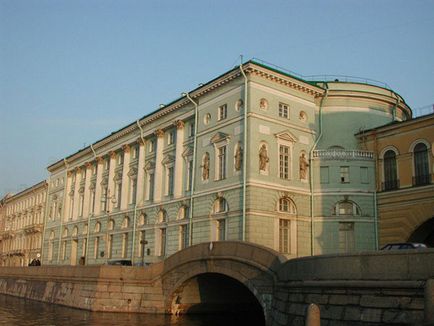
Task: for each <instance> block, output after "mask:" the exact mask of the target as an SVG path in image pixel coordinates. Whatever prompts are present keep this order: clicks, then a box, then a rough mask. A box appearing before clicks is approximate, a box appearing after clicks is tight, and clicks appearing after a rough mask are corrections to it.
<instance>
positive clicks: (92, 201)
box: [90, 189, 95, 214]
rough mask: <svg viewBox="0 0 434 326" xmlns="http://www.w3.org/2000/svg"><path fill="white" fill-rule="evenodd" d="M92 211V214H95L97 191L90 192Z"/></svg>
mask: <svg viewBox="0 0 434 326" xmlns="http://www.w3.org/2000/svg"><path fill="white" fill-rule="evenodd" d="M90 210H91V213H92V214H93V213H95V189H91V190H90Z"/></svg>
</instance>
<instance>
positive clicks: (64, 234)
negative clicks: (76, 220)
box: [62, 228, 68, 238]
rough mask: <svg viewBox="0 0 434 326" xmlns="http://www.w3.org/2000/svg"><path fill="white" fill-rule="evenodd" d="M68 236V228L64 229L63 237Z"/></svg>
mask: <svg viewBox="0 0 434 326" xmlns="http://www.w3.org/2000/svg"><path fill="white" fill-rule="evenodd" d="M67 236H68V228H64V229H63V233H62V237H64V238H65V237H67Z"/></svg>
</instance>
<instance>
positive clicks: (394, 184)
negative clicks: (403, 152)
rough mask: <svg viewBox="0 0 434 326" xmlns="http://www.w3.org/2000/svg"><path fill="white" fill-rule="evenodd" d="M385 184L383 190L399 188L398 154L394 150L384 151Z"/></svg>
mask: <svg viewBox="0 0 434 326" xmlns="http://www.w3.org/2000/svg"><path fill="white" fill-rule="evenodd" d="M383 165H384V184H383V190H392V189H397V188H398V180H397V170H396V154H395V152H394V151H392V150H388V151H387V152H386V153H384V162H383Z"/></svg>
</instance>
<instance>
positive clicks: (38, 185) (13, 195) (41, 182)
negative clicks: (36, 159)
mask: <svg viewBox="0 0 434 326" xmlns="http://www.w3.org/2000/svg"><path fill="white" fill-rule="evenodd" d="M47 186H48V183H47V181H46V180H42V181H40V182H38V183H36V184H34V185H33V186H30V187H28V188H26V189H24V190H21V191H20V192H18V193H16V194H11V196H10V197H8V198H5V203H8V202H10V201H12V200H14V199H17V198H18V197H21V196H23V195H24V194H25V193H28V192H31V191H32V190H37V189H38V188H43V187H47Z"/></svg>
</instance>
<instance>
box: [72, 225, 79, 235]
mask: <svg viewBox="0 0 434 326" xmlns="http://www.w3.org/2000/svg"><path fill="white" fill-rule="evenodd" d="M77 235H78V227H77V226H74V228H73V229H72V236H73V237H76V236H77Z"/></svg>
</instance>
